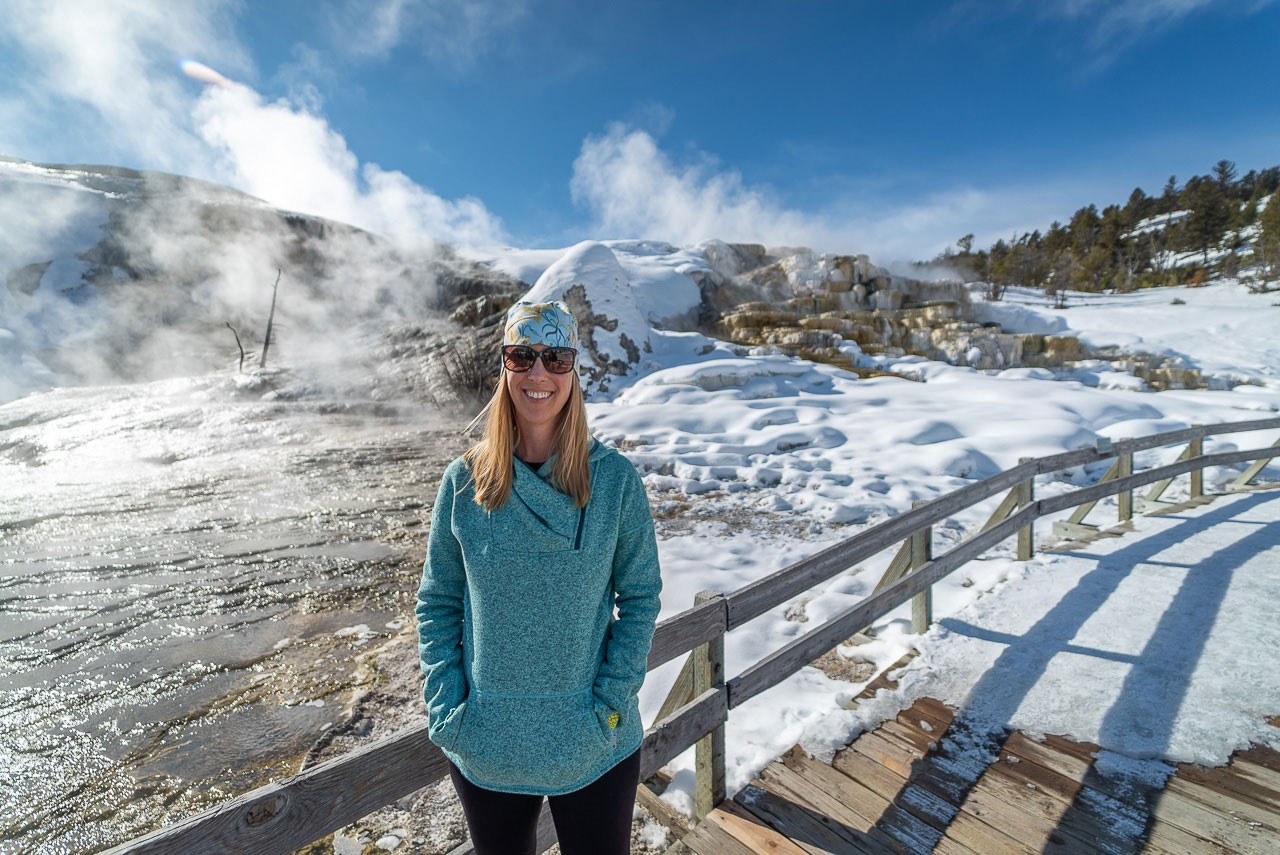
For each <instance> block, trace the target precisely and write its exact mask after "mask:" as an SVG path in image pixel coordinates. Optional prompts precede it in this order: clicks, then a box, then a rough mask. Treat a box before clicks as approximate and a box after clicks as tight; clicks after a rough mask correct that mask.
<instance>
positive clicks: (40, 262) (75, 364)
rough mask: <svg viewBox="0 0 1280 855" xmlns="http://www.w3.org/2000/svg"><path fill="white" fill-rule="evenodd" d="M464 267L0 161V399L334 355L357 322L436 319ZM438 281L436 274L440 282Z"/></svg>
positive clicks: (258, 210)
mask: <svg viewBox="0 0 1280 855" xmlns="http://www.w3.org/2000/svg"><path fill="white" fill-rule="evenodd" d="M472 272H474V273H475V275H477V276H482V277H483V276H492V275H495V274H491V273H487V272H485V271H476V270H474V265H471V264H469V263H467V262H463V261H461V260H459V259H456V258H453V257H452V256H451V254H450V252H449V251H448V249H447V248H444V247H439V246H435V245H423V246H419V247H406V246H404V245H403V244H396V243H393V242H391V241H390V240H388V239H386V238H384V237H382V236H380V235H376V234H372V233H370V232H367V231H362V230H360V229H357V228H355V227H352V226H349V225H346V224H343V223H338V222H334V221H331V220H325V219H322V218H319V217H314V216H309V215H305V214H299V213H295V212H290V211H282V210H279V209H276V208H273V207H271V206H270V205H267V204H266V203H265V202H263V201H262V200H260V199H256V198H254V197H252V196H248V195H246V194H244V193H240V192H238V191H236V190H233V189H231V188H228V187H223V186H219V185H217V184H212V183H210V182H206V181H200V180H197V179H192V178H185V177H181V176H177V175H168V174H164V173H157V172H141V171H137V170H132V169H124V168H120V167H114V166H68V165H49V164H34V163H28V162H26V161H21V160H16V159H13V158H0V361H3V363H4V366H5V370H4V372H3V377H0V401H4V400H10V399H12V398H14V397H17V396H19V395H21V394H25V393H26V392H28V391H31V390H32V389H35V388H41V387H44V386H48V385H67V384H81V383H107V382H119V381H131V380H142V379H154V378H158V377H165V376H173V375H181V374H192V373H201V372H205V371H209V370H211V369H214V368H220V367H227V366H234V365H235V364H236V360H237V359H238V348H237V345H236V340H235V336H234V335H233V333H232V330H231V329H228V325H230V326H231V327H232V328H234V330H235V331H236V334H237V335H238V336H239V338H240V340H241V342H242V343H243V345H244V347H245V349H246V350H247V351H249V352H250V354H251V355H252V354H255V353H256V352H257V351H258V349H259V348H260V347H261V344H262V339H263V335H264V332H265V326H266V321H267V313H268V310H269V307H270V305H271V297H272V283H273V282H274V281H275V279H276V277H277V274H279V276H280V280H281V281H280V296H279V303H278V307H277V315H276V319H275V322H276V324H277V333H276V334H275V336H274V340H273V344H272V348H271V355H272V356H275V357H277V358H292V359H294V360H297V359H299V358H308V359H309V358H313V357H324V356H326V355H328V356H334V355H340V354H341V353H342V352H343V350H344V349H345V348H348V347H350V346H351V345H352V339H353V337H355V336H357V335H358V334H359V333H360V331H361V329H362V325H365V324H367V323H368V322H371V321H376V324H377V326H378V327H379V328H380V329H383V330H385V329H386V328H388V327H390V326H394V325H395V324H396V323H403V322H408V323H418V322H422V321H423V320H424V319H430V318H438V317H441V314H440V311H439V310H440V308H441V306H440V295H441V293H442V290H452V291H457V290H458V289H457V287H456V285H457V281H458V280H459V279H460V278H465V277H467V276H468V275H470V274H471V273H472ZM442 283H445V284H446V285H449V286H450V287H449V288H448V289H442V287H441V286H442Z"/></svg>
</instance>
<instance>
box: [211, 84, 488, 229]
mask: <svg viewBox="0 0 1280 855" xmlns="http://www.w3.org/2000/svg"><path fill="white" fill-rule="evenodd" d="M194 115H195V118H196V126H197V131H198V133H199V134H200V136H201V138H202V139H203V140H204V141H205V142H207V143H208V145H209V146H210V147H211V148H212V149H213V150H214V151H215V152H216V153H217V156H218V158H219V168H220V171H222V172H223V173H225V174H226V175H227V176H228V179H229V181H230V183H231V184H232V185H233V186H235V187H237V188H239V189H241V190H243V191H245V192H246V193H250V194H252V195H254V196H258V197H260V198H262V199H266V200H267V201H269V202H270V203H271V204H273V205H277V206H279V207H283V208H287V209H290V210H296V211H305V212H307V213H310V214H317V215H319V216H323V217H329V218H331V219H335V220H339V221H342V222H347V223H351V224H353V225H357V226H361V227H363V228H367V229H372V230H374V231H378V232H382V233H383V234H387V235H391V236H393V237H397V238H401V239H405V240H414V239H421V238H427V237H429V238H431V239H433V240H438V241H448V242H456V243H467V244H494V243H500V242H502V240H503V234H502V225H501V222H500V221H499V220H498V219H497V218H496V217H494V216H493V215H492V214H490V213H489V211H488V210H487V209H486V208H485V206H484V205H483V204H482V203H481V202H479V201H478V200H475V199H462V200H459V201H449V200H446V199H442V198H440V197H439V196H437V195H435V194H433V193H431V192H430V191H429V190H426V189H424V188H423V187H421V186H419V185H417V184H415V183H414V182H413V181H412V180H411V179H409V177H408V176H406V175H405V174H404V173H402V172H398V171H388V170H384V169H382V168H381V167H380V166H378V165H377V164H373V163H366V164H363V165H361V163H360V161H359V158H357V157H356V155H355V154H354V153H353V152H352V151H351V150H350V149H349V148H348V147H347V143H346V140H345V139H344V138H343V137H342V135H341V134H339V133H338V132H337V131H335V130H334V129H333V128H332V127H331V126H330V125H329V123H328V122H327V121H325V119H324V118H323V117H321V116H318V115H315V114H313V113H310V112H308V111H307V110H306V109H303V108H301V107H296V106H294V105H293V104H291V103H289V102H287V101H283V100H280V101H274V102H268V101H267V100H265V99H264V98H263V97H262V96H261V95H259V94H258V93H257V92H255V91H253V90H252V89H249V88H247V87H244V86H232V87H226V88H224V87H211V88H209V89H207V90H206V91H205V93H204V95H203V96H202V97H201V98H200V100H199V102H197V104H196V106H195V111H194Z"/></svg>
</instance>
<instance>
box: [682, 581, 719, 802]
mask: <svg viewBox="0 0 1280 855" xmlns="http://www.w3.org/2000/svg"><path fill="white" fill-rule="evenodd" d="M694 602H696V603H698V604H699V605H701V604H702V603H712V602H714V603H719V604H720V607H721V608H724V609H726V612H727V609H728V606H727V605H726V604H725V599H724V594H721V593H718V592H716V591H700V592H699V593H698V594H697V596H696V597H695V598H694ZM690 659H691V660H692V662H693V691H694V693H695V694H701V693H702V692H706V691H710V690H713V689H715V690H724V636H723V635H720V636H718V637H716V638H713V639H711V640H710V641H708V642H707V643H706V644H703V645H702V646H700V647H699V648H698V649H697V650H695V651H693V654H692V656H691V657H690ZM694 769H695V777H694V799H693V802H694V813H695V814H696V815H697V817H698V819H699V820H701V819H703V818H704V817H706V815H707V814H709V813H711V811H712V810H713V809H714V808H715V806H716V805H718V804H720V802H722V801H724V797H725V769H724V723H723V722H721V723H720V724H719V725H718V726H717V727H716V728H715V729H714V730H712V731H711V732H710V733H708V734H707V735H706V736H704V737H702V738H701V739H699V740H698V743H697V747H696V748H695V749H694Z"/></svg>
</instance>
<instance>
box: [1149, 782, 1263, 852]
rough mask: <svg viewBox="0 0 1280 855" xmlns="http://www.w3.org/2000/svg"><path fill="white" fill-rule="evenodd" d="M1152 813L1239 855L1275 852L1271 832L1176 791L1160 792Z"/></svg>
mask: <svg viewBox="0 0 1280 855" xmlns="http://www.w3.org/2000/svg"><path fill="white" fill-rule="evenodd" d="M1152 814H1153V815H1154V816H1156V817H1157V818H1158V819H1161V820H1164V821H1165V822H1168V823H1169V824H1171V825H1176V826H1177V827H1178V828H1181V829H1182V830H1183V831H1188V832H1190V833H1191V834H1193V835H1194V836H1196V837H1199V838H1201V839H1203V840H1208V841H1211V842H1213V843H1216V844H1218V845H1219V846H1224V847H1226V848H1227V849H1229V850H1231V851H1232V852H1239V853H1241V855H1264V853H1265V855H1275V852H1276V848H1277V847H1276V836H1275V834H1274V833H1272V832H1268V831H1265V830H1261V829H1257V828H1252V827H1250V826H1249V824H1248V823H1247V822H1245V821H1244V820H1242V819H1237V818H1235V817H1233V816H1228V815H1223V814H1220V813H1217V812H1215V811H1213V810H1211V809H1210V808H1207V807H1204V806H1202V805H1200V804H1199V803H1198V802H1196V801H1195V800H1193V799H1189V798H1187V797H1186V796H1184V795H1182V794H1180V793H1177V792H1173V791H1170V790H1165V791H1163V792H1162V793H1160V795H1159V797H1158V798H1157V799H1156V803H1155V805H1154V807H1153V809H1152Z"/></svg>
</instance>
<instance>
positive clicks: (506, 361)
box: [502, 344, 578, 374]
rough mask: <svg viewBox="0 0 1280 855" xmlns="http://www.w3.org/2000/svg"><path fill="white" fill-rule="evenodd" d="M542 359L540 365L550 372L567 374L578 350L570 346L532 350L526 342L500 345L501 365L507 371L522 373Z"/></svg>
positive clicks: (575, 359) (529, 369)
mask: <svg viewBox="0 0 1280 855" xmlns="http://www.w3.org/2000/svg"><path fill="white" fill-rule="evenodd" d="M539 358H541V359H542V365H543V367H545V368H546V369H547V370H548V371H550V372H551V373H552V374H568V373H569V372H570V371H572V370H573V363H574V362H575V361H577V359H578V351H576V350H574V349H573V348H572V347H548V348H547V349H546V350H534V349H533V348H532V347H530V346H529V345H527V344H506V345H503V346H502V365H503V367H504V368H506V369H507V370H508V371H514V372H516V373H517V374H523V373H524V372H526V371H531V370H533V363H535V362H537V361H538V359H539Z"/></svg>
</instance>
